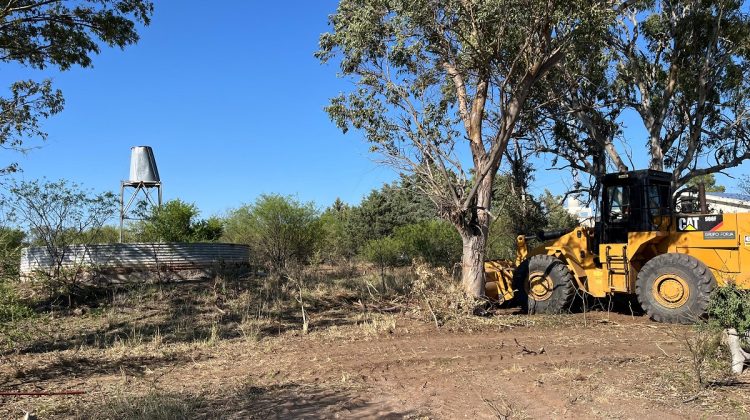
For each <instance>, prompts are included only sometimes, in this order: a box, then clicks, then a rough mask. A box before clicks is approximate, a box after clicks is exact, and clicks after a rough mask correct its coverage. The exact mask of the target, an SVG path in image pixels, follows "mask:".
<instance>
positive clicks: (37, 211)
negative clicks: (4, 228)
mask: <svg viewBox="0 0 750 420" xmlns="http://www.w3.org/2000/svg"><path fill="white" fill-rule="evenodd" d="M1 202H2V204H3V205H4V206H6V208H8V219H9V220H10V221H12V222H15V223H17V224H19V225H21V226H23V227H25V228H26V229H27V230H28V232H29V233H30V241H31V242H32V243H33V244H36V245H40V246H45V247H47V248H48V250H49V251H50V252H51V253H52V254H53V255H57V254H58V253H61V252H62V250H63V249H64V248H65V247H66V246H68V245H71V244H75V243H86V241H85V240H86V233H87V232H96V231H98V230H99V229H101V227H102V226H103V225H104V222H106V221H107V219H109V218H110V217H112V216H113V215H114V214H115V210H116V208H117V197H116V196H115V195H114V194H113V193H112V192H104V193H98V194H97V193H94V192H92V191H89V190H86V189H84V188H83V187H82V186H81V185H79V184H76V183H74V182H69V181H66V180H60V181H54V182H52V181H38V180H35V181H22V182H19V183H15V184H13V185H11V187H10V188H9V192H8V193H6V194H5V195H4V196H3V197H2V199H1ZM60 257H62V255H60Z"/></svg>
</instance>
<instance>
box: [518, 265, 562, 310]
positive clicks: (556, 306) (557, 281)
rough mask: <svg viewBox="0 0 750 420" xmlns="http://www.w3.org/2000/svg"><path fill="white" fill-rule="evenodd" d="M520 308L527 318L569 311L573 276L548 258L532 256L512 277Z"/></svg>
mask: <svg viewBox="0 0 750 420" xmlns="http://www.w3.org/2000/svg"><path fill="white" fill-rule="evenodd" d="M513 277H514V283H515V289H516V290H518V291H519V295H521V296H520V298H521V299H520V300H521V307H522V308H523V309H525V310H526V311H527V312H528V313H529V314H559V313H561V312H563V311H566V310H569V309H570V307H571V304H572V302H573V297H574V296H575V291H576V287H575V280H574V278H573V273H572V272H571V271H570V269H569V268H568V266H567V265H566V264H565V262H563V261H562V260H560V259H558V258H555V257H553V256H552V255H534V256H533V257H531V258H528V259H526V260H525V261H524V262H523V263H521V265H519V266H518V268H517V269H516V271H515V272H514V273H513Z"/></svg>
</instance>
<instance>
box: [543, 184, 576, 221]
mask: <svg viewBox="0 0 750 420" xmlns="http://www.w3.org/2000/svg"><path fill="white" fill-rule="evenodd" d="M539 201H540V202H541V203H542V208H543V209H544V215H545V226H544V228H545V229H562V230H573V229H575V227H576V226H578V225H579V222H578V219H576V217H575V216H573V215H572V214H570V212H569V211H568V210H566V209H565V207H563V205H562V204H561V201H562V197H560V196H556V195H553V194H552V193H551V192H549V191H548V190H544V194H542V196H541V197H540V199H539Z"/></svg>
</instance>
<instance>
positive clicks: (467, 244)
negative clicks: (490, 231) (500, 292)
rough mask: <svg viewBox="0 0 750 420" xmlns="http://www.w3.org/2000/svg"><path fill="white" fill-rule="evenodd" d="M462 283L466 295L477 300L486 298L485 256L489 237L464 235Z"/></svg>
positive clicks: (484, 235)
mask: <svg viewBox="0 0 750 420" xmlns="http://www.w3.org/2000/svg"><path fill="white" fill-rule="evenodd" d="M462 239H463V244H464V248H463V255H462V256H461V283H462V284H463V287H464V290H465V291H466V294H467V295H469V296H472V297H475V298H481V297H483V296H484V283H485V277H484V255H485V248H486V246H487V235H486V234H479V235H472V234H468V235H462Z"/></svg>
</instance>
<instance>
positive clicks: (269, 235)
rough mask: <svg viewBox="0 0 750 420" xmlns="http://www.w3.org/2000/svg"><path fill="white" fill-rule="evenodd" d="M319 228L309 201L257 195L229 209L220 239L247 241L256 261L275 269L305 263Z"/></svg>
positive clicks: (314, 211)
mask: <svg viewBox="0 0 750 420" xmlns="http://www.w3.org/2000/svg"><path fill="white" fill-rule="evenodd" d="M322 233H323V228H322V225H321V221H320V215H319V212H318V211H317V210H316V208H315V206H314V205H313V203H300V202H299V201H298V200H296V199H294V198H293V197H284V196H281V195H261V196H260V197H259V198H258V199H257V200H256V201H255V203H253V204H251V205H244V206H242V207H240V208H238V209H236V210H233V211H232V212H230V214H229V216H228V217H227V220H226V231H225V233H224V239H225V240H227V241H229V242H234V243H241V244H247V245H250V246H251V247H252V248H253V250H254V254H255V255H256V257H257V258H258V259H259V260H260V261H259V262H261V263H264V264H267V265H268V266H269V267H271V268H273V269H275V270H284V269H286V268H287V267H288V265H289V264H290V263H305V262H307V261H308V260H309V258H310V257H311V256H312V254H313V253H314V252H315V250H316V249H317V247H318V244H319V243H320V241H321V238H322V236H323V235H322Z"/></svg>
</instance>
